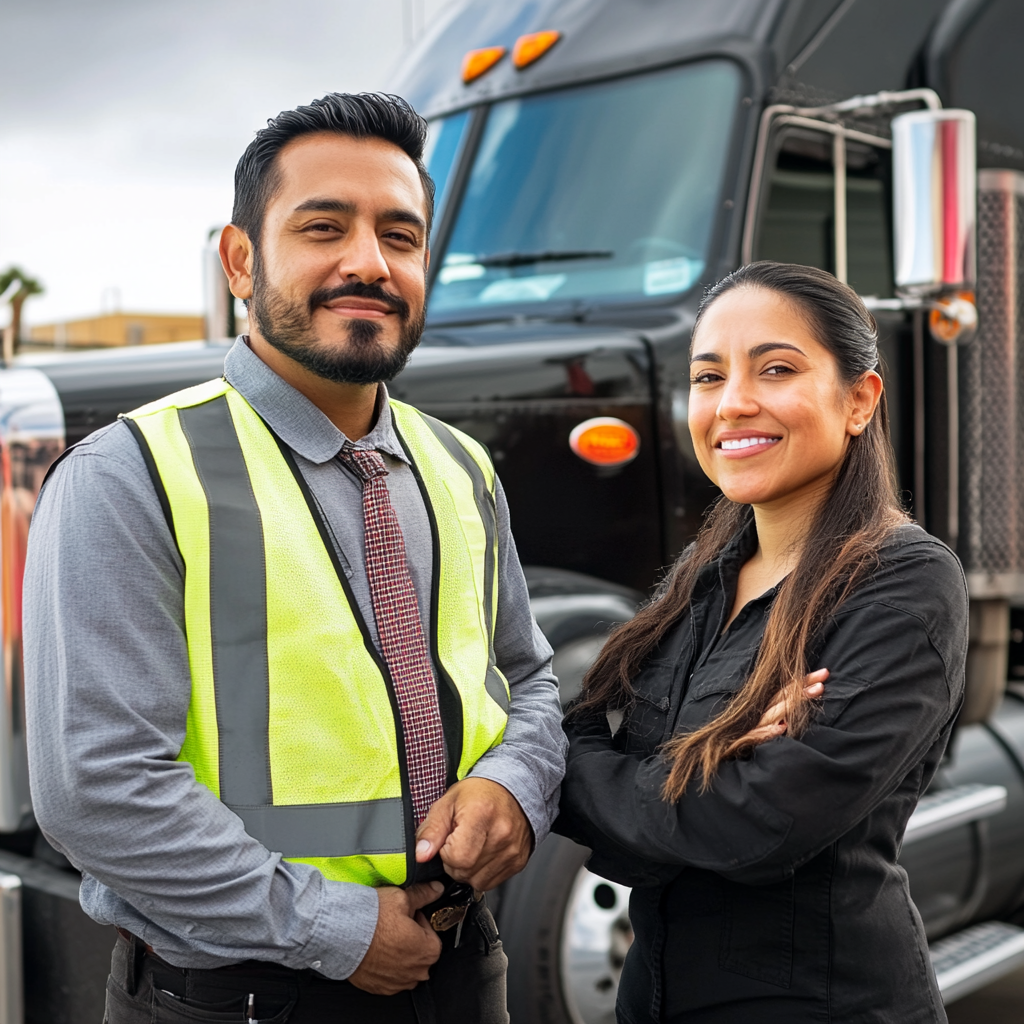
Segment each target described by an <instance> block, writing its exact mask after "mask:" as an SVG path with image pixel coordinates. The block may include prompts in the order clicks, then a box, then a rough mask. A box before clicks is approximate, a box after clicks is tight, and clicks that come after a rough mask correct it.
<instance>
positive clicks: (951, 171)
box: [892, 110, 978, 340]
mask: <svg viewBox="0 0 1024 1024" xmlns="http://www.w3.org/2000/svg"><path fill="white" fill-rule="evenodd" d="M974 134H975V121H974V114H973V113H971V111H969V110H915V111H913V112H911V113H909V114H900V115H899V116H898V117H894V118H893V120H892V159H893V204H894V211H893V213H894V217H893V224H894V234H895V239H894V241H895V249H896V251H895V254H894V255H895V267H896V290H897V292H898V293H899V294H900V295H902V296H904V297H907V298H916V299H934V298H937V297H938V296H940V295H949V294H951V293H957V292H970V293H971V295H972V296H973V293H974V288H975V284H976V282H977V270H976V265H977V261H976V256H975V224H976V220H977V212H976V211H977V205H978V201H977V181H976V178H977V173H976V157H975V142H974ZM942 340H946V339H942Z"/></svg>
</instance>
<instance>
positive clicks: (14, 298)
mask: <svg viewBox="0 0 1024 1024" xmlns="http://www.w3.org/2000/svg"><path fill="white" fill-rule="evenodd" d="M15 282H17V284H18V287H17V288H15V289H14V291H13V292H11V293H10V295H8V296H7V301H8V302H9V303H10V304H11V333H12V334H13V335H14V344H15V346H17V344H18V342H19V341H21V307H22V306H24V305H25V300H26V299H28V298H29V297H30V296H32V295H42V293H43V286H42V285H41V284H40V283H39V282H38V281H37V280H36V279H35V278H34V277H29V276H28V274H26V273H25V271H24V270H22V269H21V268H20V267H8V269H7V270H5V271H4V272H3V273H2V274H0V295H4V294H6V293H7V292H8V291H9V290H10V288H11V286H12V285H13V284H14V283H15Z"/></svg>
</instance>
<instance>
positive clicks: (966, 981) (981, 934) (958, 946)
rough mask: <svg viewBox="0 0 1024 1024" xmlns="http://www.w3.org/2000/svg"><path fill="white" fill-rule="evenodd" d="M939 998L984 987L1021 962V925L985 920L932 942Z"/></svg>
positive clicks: (1023, 959)
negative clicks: (1019, 926) (940, 995)
mask: <svg viewBox="0 0 1024 1024" xmlns="http://www.w3.org/2000/svg"><path fill="white" fill-rule="evenodd" d="M930 952H931V957H932V967H934V968H935V979H936V981H938V983H939V991H940V992H941V993H942V1001H943V1002H944V1003H951V1002H953V1000H954V999H959V998H960V997H961V996H965V995H967V994H968V993H969V992H974V991H975V990H976V989H979V988H983V987H984V986H985V985H988V984H989V983H990V982H993V981H995V980H996V979H997V978H1001V977H1002V976H1003V975H1004V974H1009V973H1010V972H1011V971H1014V970H1016V969H1017V968H1018V967H1020V966H1022V965H1024V928H1018V927H1017V926H1016V925H1013V924H1006V923H1005V922H1003V921H985V922H984V923H982V924H976V925H972V926H971V927H970V928H965V929H964V930H963V931H962V932H957V933H956V934H955V935H950V936H948V937H947V938H945V939H939V940H938V941H937V942H933V943H932V944H931V948H930Z"/></svg>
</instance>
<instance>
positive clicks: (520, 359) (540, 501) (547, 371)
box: [391, 325, 664, 590]
mask: <svg viewBox="0 0 1024 1024" xmlns="http://www.w3.org/2000/svg"><path fill="white" fill-rule="evenodd" d="M552 334H553V335H554V336H555V337H554V339H552V338H551V335H552ZM480 342H483V344H481V343H480ZM650 360H651V357H650V350H649V347H648V346H647V344H646V343H645V342H644V340H643V339H642V337H641V336H640V335H638V334H636V333H626V332H621V331H613V330H601V329H595V328H593V327H585V326H577V327H575V328H570V329H558V328H555V329H553V330H552V329H551V328H550V327H546V326H545V325H536V326H529V327H515V326H511V325H494V326H491V327H487V328H476V329H472V328H459V329H454V328H449V329H447V330H446V331H445V332H444V334H443V336H442V337H437V336H435V337H428V339H427V343H426V347H425V348H423V349H421V350H420V351H419V352H418V353H417V354H416V355H415V356H414V357H413V360H412V362H411V363H410V366H409V367H408V369H406V370H405V371H404V372H403V373H402V374H401V375H400V376H399V377H398V378H397V379H396V380H395V381H394V382H393V384H392V385H391V393H392V394H393V396H394V397H395V398H398V399H401V400H402V401H407V402H410V403H411V404H413V405H415V406H417V407H418V408H420V409H423V410H424V411H425V412H429V413H431V414H432V415H434V416H437V417H438V418H439V419H441V420H444V421H445V422H446V423H450V424H451V425H452V426H454V427H457V428H459V429H460V430H464V431H465V432H466V433H468V434H470V435H471V436H473V437H475V438H476V439H477V440H478V441H480V442H481V443H483V444H485V445H487V447H488V448H489V449H490V451H491V454H492V457H493V458H494V462H495V466H496V468H497V470H498V474H499V475H500V477H501V480H502V483H503V485H504V487H505V490H506V494H507V496H508V502H509V508H510V511H511V516H512V526H513V531H514V534H515V537H516V543H517V546H518V549H519V556H520V559H521V560H522V561H523V562H526V563H528V564H535V565H547V566H554V567H556V568H561V569H569V570H572V571H575V572H581V573H588V574H590V575H593V576H598V577H601V578H604V579H608V580H611V581H613V582H616V583H620V584H623V585H625V586H628V587H633V588H635V589H638V590H646V589H647V588H648V587H649V586H650V584H651V581H652V580H653V578H654V575H655V573H656V571H657V569H658V567H659V566H660V565H661V564H662V562H663V560H664V554H663V552H664V541H663V538H662V528H661V516H660V515H659V514H658V509H659V507H660V505H661V495H660V492H659V482H658V462H659V451H658V442H657V438H656V435H655V426H654V413H653V409H652V406H651V398H650V394H651V392H650V376H651V361H650ZM596 416H614V417H617V418H619V419H622V420H624V421H626V422H627V423H629V424H630V425H631V426H633V427H634V428H635V429H636V431H637V433H638V434H639V435H640V453H639V455H638V456H637V458H636V459H634V460H633V461H632V462H630V463H629V464H628V465H625V466H622V467H615V468H605V467H598V466H592V465H589V464H588V463H586V462H583V461H582V460H581V459H580V458H579V457H577V456H576V455H574V454H573V453H572V452H571V450H570V448H569V434H570V433H571V431H572V429H573V427H575V426H576V425H577V424H579V423H581V422H582V421H584V420H587V419H591V418H593V417H596Z"/></svg>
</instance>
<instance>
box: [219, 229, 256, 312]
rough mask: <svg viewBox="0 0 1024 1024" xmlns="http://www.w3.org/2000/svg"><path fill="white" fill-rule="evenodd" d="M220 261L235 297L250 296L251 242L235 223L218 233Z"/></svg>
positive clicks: (248, 297) (245, 297) (247, 297)
mask: <svg viewBox="0 0 1024 1024" xmlns="http://www.w3.org/2000/svg"><path fill="white" fill-rule="evenodd" d="M220 263H221V266H222V267H223V268H224V273H225V274H227V278H228V287H230V289H231V294H232V295H234V297H235V298H236V299H250V298H252V242H251V241H250V240H249V236H248V235H247V234H246V233H245V232H244V231H243V230H242V229H241V228H240V227H238V226H236V225H235V224H229V225H228V226H227V227H226V228H224V230H223V231H222V232H221V233H220Z"/></svg>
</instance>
